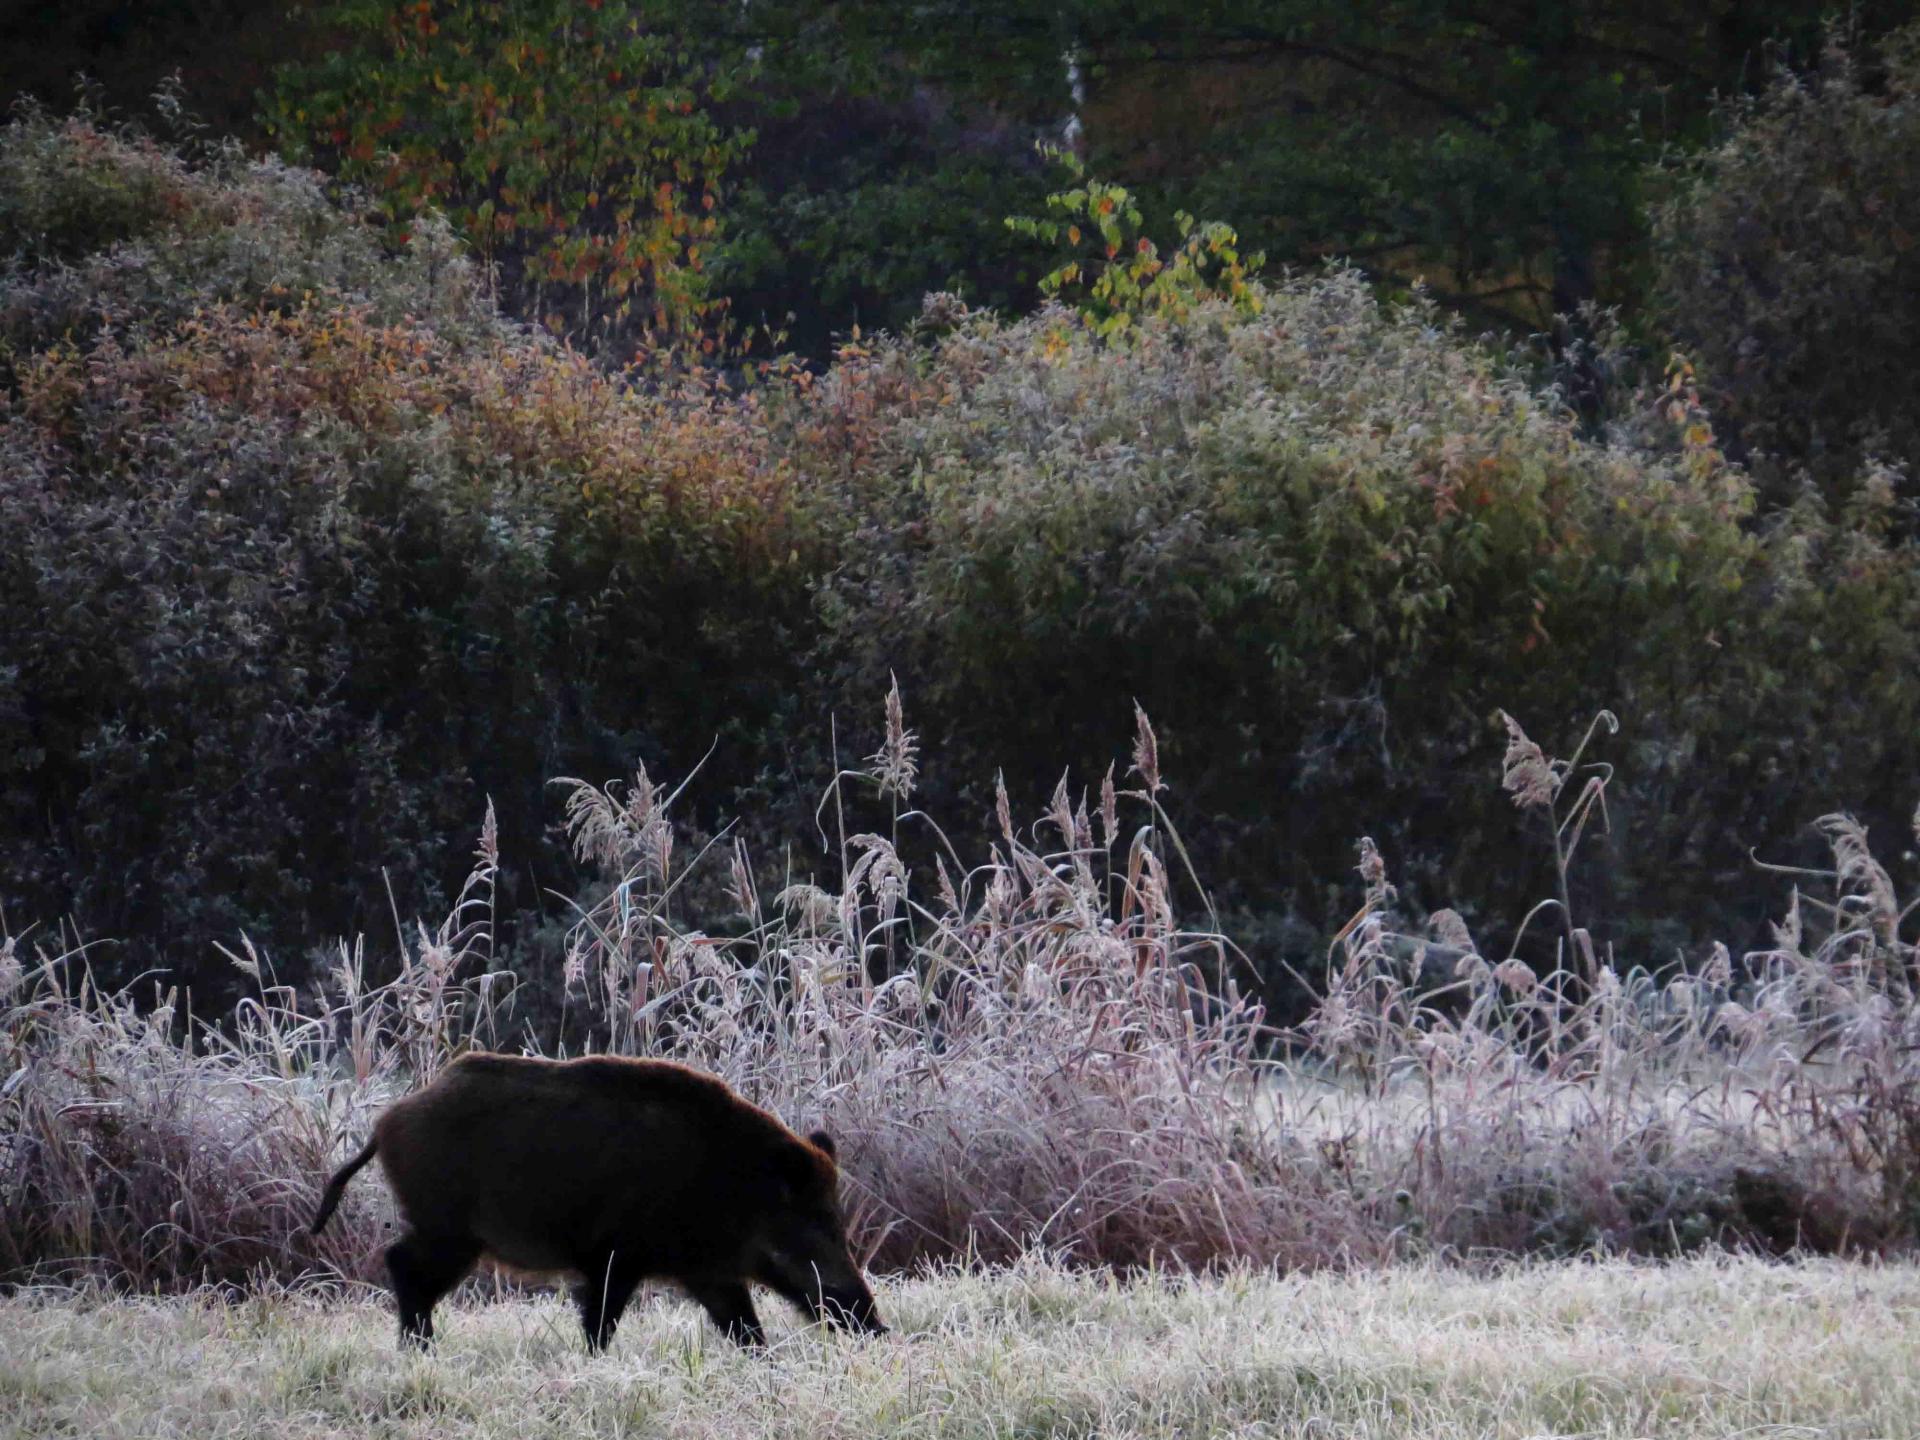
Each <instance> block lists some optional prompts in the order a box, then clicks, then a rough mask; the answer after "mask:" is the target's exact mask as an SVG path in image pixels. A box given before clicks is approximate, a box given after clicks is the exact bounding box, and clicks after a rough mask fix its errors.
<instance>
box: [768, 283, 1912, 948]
mask: <svg viewBox="0 0 1920 1440" xmlns="http://www.w3.org/2000/svg"><path fill="white" fill-rule="evenodd" d="M1258 299H1259V309H1258V313H1256V314H1253V315H1250V316H1249V315H1245V314H1241V313H1238V312H1237V311H1236V309H1235V308H1233V307H1232V306H1230V305H1228V304H1226V303H1225V302H1219V301H1211V302H1207V301H1203V302H1201V303H1199V304H1197V305H1195V306H1194V307H1193V308H1192V309H1191V311H1190V313H1189V314H1187V315H1186V317H1185V318H1180V319H1175V318H1167V317H1161V318H1155V317H1152V316H1143V317H1142V318H1141V319H1140V320H1139V322H1138V323H1137V324H1136V325H1135V326H1133V327H1132V328H1131V329H1130V330H1129V331H1128V332H1126V333H1127V335H1128V336H1130V337H1131V338H1130V339H1128V340H1127V341H1126V342H1125V343H1122V344H1117V345H1116V344H1114V343H1111V342H1110V341H1108V340H1106V339H1103V338H1101V336H1100V334H1099V333H1098V332H1099V330H1100V329H1101V328H1102V322H1101V321H1100V320H1098V319H1095V318H1088V317H1084V316H1081V315H1078V314H1075V313H1070V312H1066V311H1062V310H1052V311H1047V312H1043V313H1042V314H1040V315H1038V316H1036V317H1034V318H1031V319H1028V320H1024V321H1020V322H1017V323H1013V324H1007V323H1003V322H1000V321H998V320H995V319H992V318H990V317H985V316H977V315H964V314H961V313H959V312H957V311H954V310H953V309H952V308H951V307H946V308H945V309H944V310H943V311H942V312H941V314H940V316H939V318H940V319H941V321H942V323H943V324H944V325H946V326H948V327H950V329H949V333H947V334H946V336H945V338H944V339H942V340H941V341H940V342H939V343H938V344H937V346H935V347H934V348H932V349H931V350H929V349H928V348H926V347H924V346H922V345H919V344H916V343H915V342H913V341H911V340H900V341H888V342H885V343H882V344H879V345H876V346H874V347H871V351H870V353H868V354H866V355H863V356H858V357H854V356H848V357H844V358H843V359H842V361H841V363H840V364H838V365H837V366H836V367H835V368H834V370H833V371H832V372H831V373H830V374H829V375H827V376H826V377H824V378H823V379H822V381H821V382H820V384H819V385H818V386H817V387H816V393H815V395H814V397H813V403H814V409H813V410H812V411H810V412H809V414H810V415H818V414H819V413H821V411H822V409H823V408H824V409H826V410H827V411H829V412H830V413H831V412H837V413H838V415H839V416H844V417H847V418H846V419H844V420H843V421H840V422H839V423H841V424H843V425H844V427H845V428H844V430H843V431H841V432H840V435H839V438H838V440H837V443H835V444H833V445H829V446H825V447H819V446H818V445H815V446H814V448H816V449H823V450H824V452H825V453H827V454H830V455H834V456H836V457H838V462H837V464H836V467H835V468H834V469H832V470H830V471H827V472H825V473H815V474H813V475H811V476H810V477H809V479H808V481H807V482H806V487H805V488H806V490H807V493H808V495H809V497H810V499H811V500H813V501H815V502H816V503H817V502H818V501H819V498H820V497H822V496H824V497H828V498H827V502H826V509H827V512H828V514H829V516H830V517H831V518H830V521H829V523H837V524H839V526H840V527H841V528H840V530H839V538H838V539H837V540H836V541H835V542H834V546H833V548H834V549H835V551H836V553H837V554H838V555H839V557H840V562H839V565H838V567H837V569H836V570H835V571H834V573H833V574H832V575H831V576H830V577H829V578H828V580H827V581H826V583H825V584H824V585H823V587H822V592H821V593H822V601H823V605H824V606H825V615H826V619H827V624H828V629H829V634H828V637H827V644H828V650H829V653H830V654H831V655H832V656H833V657H834V660H835V662H836V664H837V665H838V666H839V667H840V672H841V673H842V674H843V675H845V676H846V677H847V679H846V681H845V682H844V683H845V686H846V688H847V689H848V690H850V691H852V692H855V693H857V692H858V691H859V690H861V689H862V688H865V689H868V690H873V689H878V688H880V687H881V686H883V685H884V683H885V677H886V676H887V675H888V674H889V673H894V674H897V675H898V676H899V678H900V683H901V684H902V686H903V688H904V689H905V690H906V692H907V693H908V694H909V695H910V696H911V697H913V700H914V702H915V704H916V706H917V707H918V710H919V713H920V714H921V715H922V717H923V718H924V720H925V727H926V730H927V733H928V736H929V738H930V740H931V741H932V742H933V743H934V744H935V745H936V746H937V747H938V748H939V749H940V750H941V752H942V753H944V754H947V755H949V756H959V757H964V758H962V759H961V760H960V761H958V762H957V763H952V764H950V768H949V772H948V773H952V771H953V770H954V769H957V770H958V771H959V772H960V773H961V774H967V773H973V774H986V773H990V770H991V767H993V766H995V765H1000V766H1004V767H1005V771H1006V774H1007V777H1008V783H1009V785H1010V787H1011V788H1012V789H1013V790H1014V793H1015V794H1016V795H1018V794H1039V793H1044V792H1045V790H1046V789H1047V788H1049V787H1050V786H1051V785H1052V783H1053V779H1054V776H1055V773H1057V766H1058V765H1059V764H1061V763H1063V762H1070V763H1071V764H1072V765H1074V766H1075V767H1076V768H1079V769H1085V768H1089V767H1090V766H1091V765H1092V764H1093V762H1094V761H1095V760H1096V759H1097V757H1098V756H1099V755H1100V753H1101V750H1100V747H1099V740H1098V736H1099V732H1100V727H1101V723H1102V717H1103V716H1105V715H1110V714H1112V713H1113V712H1115V711H1118V710H1120V709H1121V708H1122V707H1123V706H1124V705H1126V704H1127V703H1128V702H1129V700H1132V699H1137V700H1138V701H1139V702H1140V703H1141V704H1143V705H1145V706H1146V707H1147V709H1148V710H1149V711H1150V712H1151V713H1152V714H1153V715H1154V716H1155V719H1156V723H1157V724H1158V725H1159V727H1160V734H1161V739H1162V743H1163V745H1164V747H1165V750H1166V752H1167V754H1168V755H1169V756H1170V757H1172V759H1171V763H1170V768H1177V773H1179V774H1180V775H1181V776H1182V777H1183V779H1184V785H1183V789H1182V793H1181V796H1180V801H1181V809H1182V813H1183V814H1184V815H1185V816H1186V817H1187V830H1188V836H1189V840H1190V841H1191V842H1192V843H1193V844H1194V846H1195V849H1196V853H1198V854H1201V855H1203V856H1204V859H1203V861H1202V863H1201V865H1200V868H1201V870H1202V871H1203V872H1204V873H1206V874H1207V875H1208V877H1209V879H1210V880H1212V881H1214V882H1215V883H1217V884H1219V885H1220V886H1221V887H1222V897H1221V898H1222V899H1223V901H1232V902H1239V903H1243V904H1244V905H1245V906H1246V907H1247V908H1248V909H1251V910H1253V911H1255V912H1256V913H1257V914H1259V915H1260V916H1261V917H1262V918H1263V919H1265V920H1266V921H1268V922H1269V923H1271V924H1278V923H1279V922H1281V921H1283V920H1284V921H1290V922H1293V923H1294V924H1296V925H1298V926H1299V927H1301V928H1303V929H1304V930H1305V931H1307V932H1311V933H1320V934H1324V933H1326V932H1327V931H1328V930H1329V929H1331V927H1332V925H1334V924H1336V923H1337V920H1338V917H1337V915H1335V914H1334V910H1335V908H1336V907H1335V906H1334V904H1333V903H1332V902H1331V901H1330V900H1329V899H1328V898H1327V897H1326V896H1325V894H1324V892H1323V889H1322V887H1323V885H1324V877H1325V876H1327V875H1328V874H1330V873H1334V872H1335V871H1336V870H1337V869H1338V868H1339V866H1340V863H1341V859H1342V857H1343V856H1344V855H1345V853H1346V846H1347V845H1348V844H1349V843H1350V840H1351V832H1352V831H1353V830H1355V829H1356V828H1365V829H1366V830H1368V831H1369V832H1370V833H1372V834H1373V835H1374V836H1375V837H1376V838H1377V839H1378V840H1379V842H1380V844H1381V847H1382V849H1383V850H1384V851H1385V852H1386V853H1388V854H1390V855H1392V856H1394V857H1395V867H1396V871H1397V873H1398V874H1399V875H1400V876H1401V877H1402V882H1403V885H1404V887H1405V891H1406V894H1407V897H1408V899H1409V900H1410V901H1412V902H1414V903H1415V904H1417V905H1419V906H1423V907H1426V908H1436V907H1438V906H1442V905H1446V904H1450V903H1452V897H1454V896H1456V895H1461V894H1468V895H1473V896H1475V897H1477V899H1478V901H1479V902H1480V903H1485V904H1488V905H1489V906H1491V907H1492V909H1493V912H1494V913H1514V912H1516V911H1517V910H1519V909H1524V901H1525V899H1526V897H1527V896H1528V895H1531V894H1533V893H1537V891H1538V890H1539V889H1540V888H1541V883H1542V876H1541V874H1540V873H1539V872H1538V871H1537V870H1533V869H1531V868H1529V867H1528V866H1527V865H1526V864H1525V863H1524V862H1518V863H1517V862H1516V861H1515V859H1514V858H1513V857H1514V853H1515V851H1514V845H1515V841H1516V839H1517V838H1518V833H1519V831H1518V822H1516V821H1515V820H1514V819H1513V817H1511V816H1510V815H1509V814H1507V813H1506V812H1505V811H1504V810H1503V808H1502V807H1501V806H1500V805H1499V804H1498V803H1497V801H1496V800H1495V799H1494V798H1493V797H1492V796H1490V794H1489V793H1488V792H1487V790H1486V787H1485V786H1484V785H1483V784H1482V783H1481V781H1482V777H1484V775H1485V774H1486V773H1487V769H1488V767H1489V765H1490V764H1491V763H1492V757H1493V754H1494V751H1495V750H1496V749H1497V748H1498V745H1499V743H1500V731H1499V726H1498V722H1497V720H1496V718H1495V712H1496V709H1497V708H1499V707H1501V706H1505V707H1507V708H1509V709H1514V710H1517V711H1523V712H1525V713H1532V714H1536V715H1540V716H1544V717H1549V718H1551V719H1552V720H1553V722H1554V723H1555V724H1556V725H1571V724H1572V723H1574V721H1575V718H1576V717H1581V716H1585V715H1588V714H1591V713H1592V712H1593V711H1595V710H1597V709H1599V708H1601V707H1602V706H1608V705H1610V706H1612V707H1613V708H1614V709H1615V710H1616V711H1617V712H1618V714H1619V715H1620V717H1621V719H1622V721H1623V722H1624V724H1625V728H1626V733H1627V734H1628V735H1630V736H1631V737H1633V739H1632V746H1631V749H1630V751H1628V752H1627V753H1625V754H1623V755H1622V756H1621V757H1620V759H1621V766H1620V768H1621V774H1620V779H1619V783H1618V784H1617V785H1616V786H1615V787H1614V789H1613V790H1612V792H1611V807H1610V812H1609V818H1610V821H1611V828H1610V831H1609V833H1608V837H1607V838H1606V839H1605V840H1603V841H1602V842H1601V843H1603V844H1604V845H1606V846H1607V847H1608V850H1609V852H1610V856H1611V858H1610V861H1609V863H1608V864H1607V865H1606V866H1604V867H1602V868H1601V871H1600V873H1599V874H1597V875H1596V876H1595V877H1594V878H1593V879H1592V881H1591V882H1581V881H1576V886H1577V887H1578V886H1581V885H1583V884H1585V883H1591V885H1592V886H1593V887H1594V888H1593V890H1592V892H1591V894H1590V895H1589V896H1588V899H1589V900H1590V901H1591V903H1595V904H1598V905H1600V906H1601V908H1603V909H1604V910H1605V911H1606V912H1607V913H1608V914H1609V915H1610V916H1611V917H1612V918H1613V920H1614V922H1615V923H1616V924H1626V925H1630V926H1631V927H1633V928H1632V930H1631V931H1630V933H1623V934H1622V936H1621V938H1622V939H1623V940H1624V939H1628V938H1631V939H1632V941H1633V948H1634V949H1635V950H1636V952H1638V951H1640V950H1641V948H1642V947H1648V946H1655V942H1656V941H1657V942H1660V944H1661V945H1672V944H1677V943H1685V942H1688V941H1692V942H1699V941H1700V940H1701V939H1702V938H1703V937H1704V935H1706V934H1710V933H1714V932H1715V931H1718V932H1720V933H1729V934H1742V935H1745V934H1751V933H1755V931H1756V930H1757V920H1758V913H1757V909H1756V908H1755V897H1756V894H1757V891H1756V879H1755V872H1753V871H1752V869H1751V867H1750V866H1749V864H1748V862H1747V858H1746V856H1747V849H1748V847H1749V846H1757V847H1759V849H1760V850H1761V851H1762V852H1765V853H1772V854H1786V853H1790V847H1791V846H1792V845H1793V843H1794V840H1795V836H1796V833H1800V832H1803V831H1804V827H1805V826H1806V825H1807V824H1809V823H1810V822H1811V821H1812V820H1813V819H1814V818H1815V817H1816V816H1817V815H1819V814H1821V813H1823V812H1824V811H1825V810H1826V809H1828V808H1831V807H1832V806H1833V805H1836V804H1844V805H1846V806H1848V807H1850V808H1854V809H1855V810H1856V812H1857V813H1859V814H1860V815H1862V817H1863V818H1865V819H1868V820H1869V821H1870V823H1872V824H1873V825H1874V826H1876V827H1878V833H1882V834H1884V833H1887V829H1888V828H1889V827H1893V826H1897V825H1899V824H1901V823H1902V822H1903V821H1904V812H1903V811H1901V810H1899V809H1898V808H1897V807H1898V805H1899V804H1900V803H1901V802H1900V801H1898V800H1897V799H1893V798H1892V797H1890V796H1888V795H1887V793H1886V789H1885V785H1884V781H1885V778H1886V777H1888V776H1899V775H1911V774H1914V773H1915V772H1916V762H1917V761H1920V753H1916V736H1917V735H1920V729H1917V728H1916V720H1917V719H1920V708H1917V707H1920V685H1917V684H1916V675H1920V671H1917V670H1916V668H1915V662H1916V660H1917V659H1920V654H1917V653H1916V648H1915V647H1916V638H1915V637H1916V633H1917V632H1916V628H1915V622H1916V619H1920V611H1917V610H1916V603H1917V601H1920V588H1917V587H1916V585H1915V582H1914V569H1913V563H1912V562H1913V558H1914V557H1913V554H1912V550H1911V548H1910V546H1908V545H1907V544H1905V543H1904V542H1895V541H1890V540H1888V539H1887V538H1885V536H1884V535H1883V533H1882V531H1883V528H1884V527H1883V524H1882V522H1881V519H1880V512H1878V511H1875V510H1872V509H1870V508H1868V509H1862V510H1859V511H1854V512H1849V513H1848V514H1847V515H1846V516H1844V517H1829V516H1827V515H1825V514H1823V513H1821V512H1820V511H1819V510H1818V509H1817V507H1802V508H1800V509H1797V510H1795V511H1792V512H1787V513H1780V514H1774V515H1764V516H1763V515H1761V514H1759V513H1758V512H1757V511H1756V508H1755V496H1754V493H1753V487H1752V484H1751V481H1750V480H1749V479H1748V477H1747V476H1746V475H1745V473H1744V472H1742V471H1741V470H1740V469H1739V468H1737V467H1735V466H1732V465H1730V464H1729V463H1727V462H1726V460H1725V459H1724V457H1723V456H1722V455H1721V454H1720V452H1719V451H1718V450H1717V448H1716V447H1715V443H1714V438H1713V433H1712V430H1711V427H1710V425H1708V424H1707V423H1706V421H1705V419H1704V418H1703V416H1702V414H1701V412H1700V411H1699V408H1698V405H1697V402H1696V400H1695V399H1694V398H1693V397H1692V396H1691V393H1690V390H1689V387H1688V380H1687V376H1686V374H1685V372H1684V371H1683V370H1676V371H1675V373H1674V376H1673V378H1672V380H1671V381H1670V382H1669V383H1668V384H1667V385H1665V386H1663V387H1661V388H1660V389H1659V390H1658V392H1657V393H1653V394H1643V395H1641V396H1640V397H1639V400H1638V402H1637V403H1638V405H1639V406H1640V407H1641V410H1642V412H1643V413H1642V416H1641V421H1642V423H1640V424H1639V425H1638V426H1637V427H1636V433H1635V434H1634V436H1633V437H1632V439H1630V440H1629V439H1620V440H1613V441H1588V440H1584V439H1582V438H1580V436H1579V434H1578V431H1577V428H1576V426H1575V424H1574V422H1573V421H1572V420H1571V418H1570V417H1569V416H1568V414H1567V413H1566V412H1565V411H1564V409H1563V408H1562V407H1560V406H1559V405H1558V404H1557V403H1556V402H1555V401H1554V399H1553V397H1552V396H1550V395H1543V394H1540V393H1538V392H1536V391H1534V390H1532V389H1530V388H1529V386H1528V385H1527V383H1526V382H1525V381H1524V380H1523V379H1522V378H1521V377H1520V376H1519V375H1518V373H1517V372H1516V371H1514V370H1513V369H1511V368H1509V367H1507V366H1506V365H1505V364H1504V363H1503V362H1502V361H1501V360H1500V359H1499V358H1498V357H1497V356H1495V355H1493V354H1491V353H1489V352H1487V351H1485V350H1483V349H1480V348H1478V347H1476V346H1473V345H1471V344H1468V343H1465V342H1464V341H1463V340H1462V339H1461V337H1460V336H1459V335H1458V334H1457V333H1454V332H1453V331H1451V330H1450V329H1449V328H1448V327H1447V325H1446V324H1445V323H1444V322H1443V321H1442V319H1441V318H1440V317H1439V316H1438V315H1437V314H1436V313H1435V312H1434V311H1433V310H1431V309H1429V308H1426V307H1422V306H1418V305H1414V306H1408V307H1403V308H1399V309H1392V308H1387V307H1383V306H1381V305H1380V304H1378V303H1377V302H1376V301H1375V300H1374V298H1373V297H1372V296H1371V295H1370V293H1369V291H1368V289H1367V287H1366V285H1365V284H1364V282H1363V281H1362V279H1361V278H1360V277H1359V276H1358V275H1356V274H1354V273H1351V272H1334V273H1332V274H1328V275H1324V276H1320V277H1316V278H1312V279H1302V280H1296V281H1293V282H1290V283H1288V284H1286V285H1283V286H1278V287H1274V288H1270V289H1266V290H1264V291H1262V292H1261V294H1260V296H1259V297H1258ZM815 423H817V422H815ZM975 803H976V806H977V807H979V808H984V797H979V796H976V797H975ZM1256 925H1257V922H1256ZM1283 928H1284V927H1283ZM1269 938H1271V935H1270V936H1269ZM1303 940H1304V937H1303V936H1302V935H1301V934H1300V933H1299V932H1298V931H1297V930H1296V932H1295V934H1294V937H1293V940H1292V942H1291V943H1292V944H1294V945H1296V946H1301V947H1302V948H1307V949H1310V948H1311V947H1310V946H1307V945H1305V944H1303ZM1283 945H1284V942H1283ZM1656 948H1658V947H1656Z"/></svg>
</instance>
